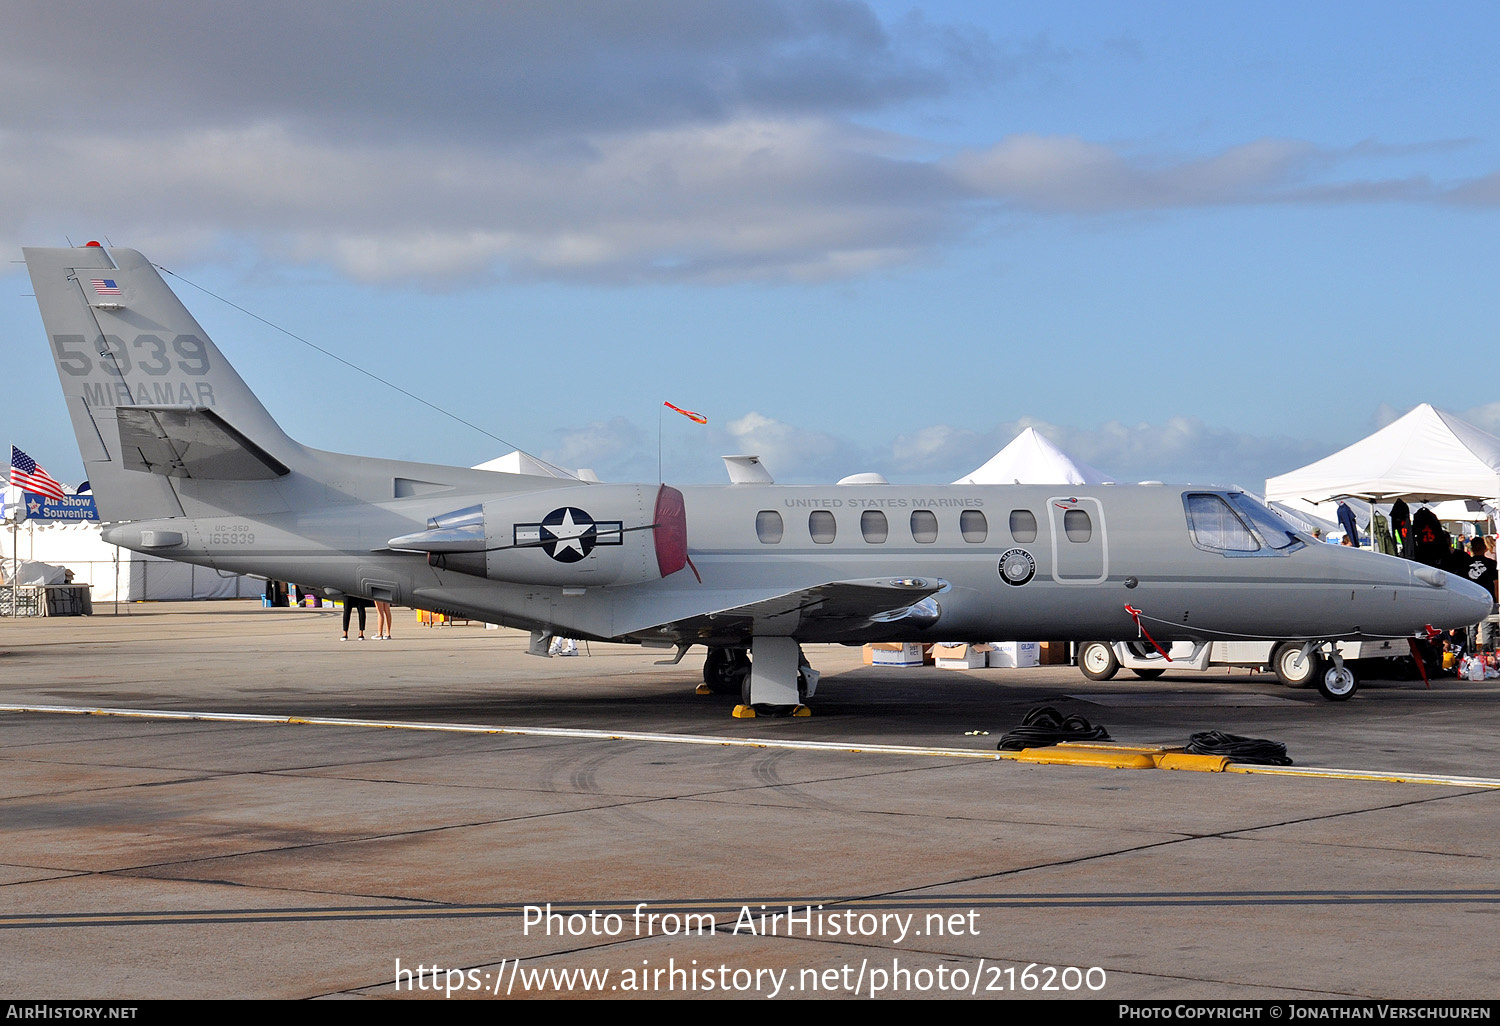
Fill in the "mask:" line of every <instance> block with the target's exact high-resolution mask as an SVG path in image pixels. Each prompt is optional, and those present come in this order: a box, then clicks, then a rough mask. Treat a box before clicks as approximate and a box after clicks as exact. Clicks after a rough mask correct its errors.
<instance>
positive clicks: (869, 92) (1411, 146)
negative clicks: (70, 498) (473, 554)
mask: <svg viewBox="0 0 1500 1026" xmlns="http://www.w3.org/2000/svg"><path fill="white" fill-rule="evenodd" d="M356 13H358V14H359V15H360V16H358V17H356V16H355V15H356ZM1497 38H1500V8H1496V7H1495V6H1494V5H1493V4H1489V3H1449V4H1441V3H1440V4H1433V5H1428V6H1425V7H1422V8H1413V7H1411V6H1409V5H1403V4H1380V3H1359V4H1355V3H1299V4H1278V3H1263V4H1258V5H1254V6H1251V5H1245V6H1243V7H1232V6H1231V5H1202V4H1170V3H1163V4H1150V5H1128V4H1118V3H1097V4H1090V3H1055V4H1047V5H1035V4H1024V5H1023V4H1014V5H1012V4H1000V3H987V4H971V3H959V2H947V3H926V4H920V5H915V6H914V5H911V4H909V3H885V2H871V3H859V2H844V0H824V2H817V3H800V4H791V3H780V2H773V0H724V2H722V3H702V2H700V0H681V2H667V0H656V2H653V3H640V4H637V3H624V2H621V3H612V4H604V3H596V2H591V0H590V2H585V0H577V2H571V0H554V2H550V3H512V4H504V5H490V4H473V5H456V6H453V7H451V8H448V9H447V10H446V11H445V12H444V13H443V14H442V15H433V14H428V13H423V12H422V11H420V10H419V9H418V8H417V6H416V5H411V4H398V3H393V4H389V5H384V4H342V3H338V4H335V3H323V4H315V5H308V4H293V3H281V2H270V3H266V4H263V5H253V6H244V9H243V10H241V9H236V8H229V7H224V8H220V7H216V6H213V5H201V4H174V3H163V4H156V5H152V6H151V7H150V8H149V9H141V8H124V9H122V8H121V7H120V6H119V5H113V4H102V3H98V4H92V3H83V4H79V5H73V6H71V7H70V8H69V10H68V11H67V12H66V13H60V12H59V10H58V8H57V7H56V5H53V4H47V3H31V2H20V3H14V4H10V5H7V8H6V11H5V13H4V14H3V15H0V95H3V96H5V97H6V100H5V102H4V104H3V105H0V248H3V249H4V251H5V252H6V253H7V254H8V256H9V258H10V259H18V258H19V255H20V254H19V247H20V246H22V245H51V244H59V245H60V244H65V238H68V237H70V238H71V239H72V240H73V241H74V242H75V243H77V242H82V241H86V240H88V239H95V238H107V239H108V240H110V241H112V242H113V243H115V244H117V245H125V246H131V247H133V248H137V249H140V250H142V251H143V252H145V253H146V255H147V256H148V257H150V258H151V259H153V260H155V261H156V262H158V263H160V264H162V265H164V266H166V267H168V268H170V269H171V270H173V271H174V272H176V273H178V274H179V275H181V276H183V277H184V278H186V279H188V280H190V281H193V282H196V283H198V284H199V285H201V286H203V287H204V288H206V289H208V290H210V291H212V292H214V293H217V294H219V295H222V296H225V297H227V298H230V299H232V300H233V301H234V302H235V303H238V304H239V305H241V306H244V307H246V308H248V309H250V310H253V311H254V312H255V313H257V314H258V315H260V316H262V317H264V318H266V319H267V320H269V321H272V322H274V323H275V324H278V325H281V326H283V327H285V328H286V329H288V330H289V331H292V332H295V333H296V334H299V335H302V336H305V337H307V338H309V339H311V340H313V341H315V342H316V343H317V344H318V345H320V346H323V347H325V348H327V349H330V350H333V351H335V352H337V353H339V354H340V355H341V356H343V357H344V358H346V359H349V360H350V361H352V362H355V363H358V364H360V365H362V366H365V367H367V368H368V369H369V370H371V371H372V372H374V373H376V374H379V375H382V376H385V377H389V378H391V379H393V380H397V381H399V382H400V383H401V385H402V386H403V387H405V388H407V389H409V390H411V391H412V392H414V393H416V394H418V395H421V396H422V397H423V398H425V399H428V400H430V401H431V402H434V403H436V404H438V405H441V406H444V407H446V408H448V409H451V410H452V411H453V412H454V413H456V414H458V415H459V416H461V417H463V418H464V419H466V420H469V421H473V422H475V423H477V424H480V425H482V426H483V427H484V428H486V429H487V430H488V431H490V432H492V433H493V434H494V435H496V436H499V437H500V438H502V439H504V440H505V441H506V442H507V443H509V445H511V446H520V447H522V448H525V449H527V450H529V451H532V452H535V453H537V454H538V455H541V456H543V457H545V458H547V459H551V460H553V461H554V462H560V463H562V464H564V465H566V466H570V467H578V466H589V467H593V468H594V469H596V470H597V471H598V472H599V473H600V475H601V476H603V477H604V478H605V479H607V480H625V479H632V478H644V479H649V478H651V477H653V476H654V475H655V473H656V471H657V441H658V438H657V436H658V428H659V425H660V431H661V436H662V451H663V454H664V456H663V459H664V464H665V466H664V471H665V476H666V477H667V479H668V480H674V481H678V482H697V481H709V482H712V481H719V480H723V471H722V469H721V467H720V465H719V463H718V459H717V457H718V456H719V455H720V454H722V453H729V452H755V453H759V454H760V455H762V456H763V457H764V459H765V461H766V463H767V465H768V466H769V468H770V469H771V471H772V472H773V473H774V474H775V475H776V476H777V478H778V480H783V481H831V480H835V479H837V478H838V477H841V476H844V475H845V474H850V473H856V472H862V471H879V472H881V473H884V474H886V475H887V476H888V477H890V478H891V479H892V480H897V481H948V480H952V479H954V478H956V477H958V476H960V475H961V474H963V473H966V472H967V471H969V470H971V469H973V467H975V466H977V465H978V464H979V463H981V462H983V461H984V460H985V459H986V458H988V456H989V455H991V454H992V453H993V452H994V451H995V450H996V449H998V448H999V447H1000V446H1002V445H1004V444H1005V443H1006V442H1007V441H1009V440H1010V438H1011V437H1012V436H1013V435H1014V434H1015V433H1016V432H1017V431H1018V430H1020V428H1021V427H1024V426H1027V425H1035V426H1038V427H1039V428H1040V429H1041V430H1042V431H1043V433H1045V434H1047V435H1048V436H1049V437H1051V438H1052V439H1053V440H1054V441H1055V442H1057V443H1058V444H1059V445H1061V446H1062V447H1063V448H1064V449H1066V450H1068V451H1070V452H1072V453H1074V454H1075V455H1077V456H1078V457H1079V458H1081V459H1083V460H1085V461H1087V462H1089V463H1092V464H1094V465H1096V466H1098V467H1101V468H1103V469H1105V470H1107V471H1110V472H1112V473H1114V474H1116V475H1118V476H1120V477H1121V478H1122V479H1126V480H1130V479H1166V480H1191V481H1217V482H1238V483H1241V484H1245V485H1249V486H1259V485H1260V484H1261V483H1262V481H1263V479H1264V478H1265V477H1266V476H1268V475H1272V474H1278V473H1283V472H1285V471H1288V470H1291V469H1293V468H1295V467H1297V466H1300V465H1302V464H1304V463H1307V462H1310V461H1312V460H1314V459H1317V458H1319V457H1321V456H1324V455H1326V454H1328V453H1329V452H1332V451H1334V450H1336V449H1338V448H1340V447H1342V446H1344V445H1347V444H1349V443H1350V442H1353V441H1355V440H1356V439H1358V438H1360V437H1362V436H1363V435H1365V434H1368V433H1369V432H1370V431H1372V430H1374V429H1375V428H1377V427H1379V426H1381V425H1382V424H1384V423H1386V422H1388V421H1389V420H1390V419H1393V418H1394V417H1395V416H1397V415H1399V414H1400V413H1403V412H1405V411H1406V410H1407V409H1409V408H1410V407H1412V406H1414V405H1416V404H1417V403H1420V402H1431V403H1433V404H1434V405H1437V406H1438V407H1440V408H1443V409H1447V410H1451V411H1454V412H1456V413H1458V414H1459V415H1461V416H1465V417H1467V418H1468V419H1470V420H1472V421H1474V422H1475V423H1478V424H1479V425H1480V426H1482V427H1485V428H1486V429H1488V430H1490V431H1492V432H1497V433H1500V401H1497V399H1500V397H1497V395H1496V388H1495V383H1496V381H1497V380H1500V363H1497V357H1500V345H1497V338H1496V333H1497V325H1500V316H1497V315H1500V298H1497V297H1500V290H1497V289H1496V287H1495V276H1496V269H1497V267H1500V259H1497V257H1500V241H1497V238H1500V232H1497V229H1500V139H1497V124H1500V122H1497V119H1496V117H1495V115H1494V110H1493V98H1494V97H1495V96H1497V95H1500V81H1497V79H1500V70H1497V64H1496V62H1495V61H1494V60H1493V50H1494V44H1495V41H1496V39H1497ZM163 39H171V40H172V46H171V47H169V48H166V49H165V50H164V49H163V47H162V45H161V41H162V40H163ZM178 287H179V288H180V289H181V290H182V291H183V294H184V299H185V300H186V301H187V303H188V305H189V307H190V308H191V309H193V311H194V312H195V314H197V316H198V318H199V320H200V321H201V322H202V323H203V325H204V326H205V328H206V329H207V330H208V331H209V333H210V334H211V335H212V336H213V337H214V339H215V340H216V341H217V342H218V344H219V346H220V347H221V348H222V349H223V350H224V351H225V352H226V354H227V355H228V356H229V358H230V359H231V360H232V361H234V362H235V364H236V366H237V367H238V369H239V370H240V372H241V373H242V375H244V377H245V378H246V379H247V380H248V381H249V382H250V383H251V385H252V387H254V388H255V389H256V390H257V391H258V392H259V393H260V394H261V397H262V399H263V400H264V401H265V403H266V405H267V406H268V407H269V408H270V409H271V411H272V412H273V413H274V414H275V415H276V416H277V417H278V418H279V419H280V420H281V421H282V423H283V424H284V426H285V427H286V428H287V429H288V431H289V432H290V433H291V434H292V435H293V436H294V437H297V438H298V439H300V440H302V441H304V442H306V443H308V444H311V445H316V446H318V447H321V448H328V449H336V450H342V451H349V452H358V453H366V454H378V455H387V456H397V457H401V458H410V459H421V460H427V461H431V462H438V463H454V464H473V463H477V462H479V461H481V460H484V459H487V458H490V457H492V456H494V455H498V454H500V453H501V452H504V451H506V449H507V448H508V447H509V446H508V445H505V444H502V443H501V442H499V441H497V440H495V439H494V438H490V437H486V436H485V435H483V434H480V433H478V432H475V431H473V430H471V429H470V428H467V427H464V426H462V425H459V424H456V423H454V422H451V421H447V420H445V419H443V418H440V417H438V416H436V415H434V414H431V413H429V412H428V411H427V410H425V409H424V408H423V407H421V406H419V405H416V404H413V403H412V402H411V401H410V400H408V399H406V398H404V397H402V396H400V395H399V394H397V393H394V392H392V391H390V390H389V389H386V388H384V387H383V386H381V385H378V384H376V383H375V382H372V381H370V380H368V379H366V378H362V377H360V376H358V375H355V374H353V373H352V372H349V371H347V370H346V369H344V368H342V367H340V366H339V365H337V364H336V363H333V362H331V361H329V360H328V359H327V358H326V357H323V356H321V355H319V354H317V353H315V352H313V351H311V350H309V349H307V348H305V347H303V346H302V345H301V344H300V343H298V342H296V341H293V340H291V339H289V338H287V337H286V336H285V335H281V334H279V333H277V332H276V331H274V330H272V329H270V328H268V327H266V326H265V325H263V324H260V323H257V322H256V321H254V320H251V319H248V318H246V317H245V316H243V315H242V314H240V313H238V312H236V311H234V310H233V309H231V308H229V307H227V306H224V305H223V304H221V303H219V302H217V301H215V300H213V299H210V298H208V297H207V296H203V295H201V294H196V293H195V292H194V290H193V289H191V288H186V287H183V286H181V285H180V284H179V285H178ZM29 292H30V286H29V282H28V281H27V279H26V277H25V275H24V272H23V271H22V270H21V268H20V267H19V265H16V264H13V263H7V264H4V265H0V297H3V301H0V331H3V332H4V338H5V339H6V352H7V359H6V372H5V381H6V387H5V388H4V390H3V394H4V399H3V404H4V405H3V407H0V408H3V410H4V416H3V420H4V427H5V430H6V433H7V435H8V436H9V438H10V439H11V440H13V441H15V442H16V443H17V444H20V445H21V446H22V447H23V448H26V449H27V450H28V451H29V452H31V453H32V455H34V456H35V457H36V458H37V459H38V460H39V461H40V462H41V463H42V464H43V465H44V466H45V467H47V468H48V470H49V471H51V472H52V473H53V474H54V476H57V477H59V478H62V479H63V480H65V481H70V482H76V480H77V479H78V478H79V477H81V476H82V468H81V464H80V462H79V459H78V455H77V451H76V449H75V447H74V444H73V441H72V439H71V436H70V433H69V431H68V428H67V423H66V417H65V416H64V410H63V406H62V402H61V397H60V394H59V391H58V388H57V384H56V378H55V372H54V371H53V369H52V366H51V364H50V361H49V360H48V358H47V356H46V349H45V343H44V341H43V339H42V333H41V327H40V320H39V318H38V317H37V314H36V311H35V307H34V304H33V302H32V300H31V299H30V298H29V295H28V293H29ZM662 400H670V401H672V402H674V403H677V404H678V405H681V406H685V407H688V408H690V409H694V410H697V411H699V412H702V413H704V414H706V415H707V416H708V417H709V418H710V423H709V426H708V427H707V428H699V427H696V426H695V425H693V424H691V423H689V422H688V421H686V420H684V419H682V418H679V417H677V416H676V415H675V414H670V413H669V414H668V415H667V417H668V419H665V420H664V419H662V418H661V417H660V415H659V411H660V409H661V406H660V404H661V402H662Z"/></svg>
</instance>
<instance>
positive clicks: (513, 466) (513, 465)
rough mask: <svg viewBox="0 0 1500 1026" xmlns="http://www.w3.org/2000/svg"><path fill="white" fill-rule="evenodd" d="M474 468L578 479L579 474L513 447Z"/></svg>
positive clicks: (502, 472)
mask: <svg viewBox="0 0 1500 1026" xmlns="http://www.w3.org/2000/svg"><path fill="white" fill-rule="evenodd" d="M473 469H474V470H493V471H496V472H497V473H501V474H529V475H531V476H532V477H562V478H572V479H573V480H575V481H576V480H579V475H577V474H575V473H573V472H572V471H568V470H564V469H563V468H562V467H554V466H553V465H552V464H550V463H548V462H547V461H546V460H539V459H537V458H536V457H535V456H533V455H531V454H530V453H525V452H522V451H521V450H520V449H515V450H513V451H511V452H508V453H506V454H505V455H504V456H496V457H495V458H494V459H492V460H486V461H485V462H483V463H480V464H478V465H476V466H475V467H473Z"/></svg>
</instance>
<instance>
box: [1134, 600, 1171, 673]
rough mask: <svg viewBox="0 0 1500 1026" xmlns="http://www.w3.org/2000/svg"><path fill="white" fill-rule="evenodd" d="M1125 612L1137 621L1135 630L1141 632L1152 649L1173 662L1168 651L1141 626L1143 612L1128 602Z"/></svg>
mask: <svg viewBox="0 0 1500 1026" xmlns="http://www.w3.org/2000/svg"><path fill="white" fill-rule="evenodd" d="M1125 612H1127V613H1129V614H1130V617H1131V619H1133V620H1134V621H1135V629H1136V630H1138V631H1140V632H1141V634H1142V636H1144V637H1145V639H1146V640H1147V641H1149V642H1151V647H1152V648H1154V649H1156V650H1157V651H1158V652H1160V653H1161V657H1162V658H1163V659H1165V660H1166V661H1167V662H1169V663H1170V662H1171V661H1172V657H1171V656H1169V655H1167V650H1166V649H1164V648H1162V647H1161V646H1160V645H1158V644H1157V643H1156V639H1155V638H1153V637H1152V636H1151V635H1150V634H1149V633H1148V632H1147V631H1146V628H1144V627H1142V626H1141V611H1140V610H1139V609H1137V608H1135V607H1134V606H1132V605H1131V604H1130V603H1128V602H1127V603H1126V604H1125Z"/></svg>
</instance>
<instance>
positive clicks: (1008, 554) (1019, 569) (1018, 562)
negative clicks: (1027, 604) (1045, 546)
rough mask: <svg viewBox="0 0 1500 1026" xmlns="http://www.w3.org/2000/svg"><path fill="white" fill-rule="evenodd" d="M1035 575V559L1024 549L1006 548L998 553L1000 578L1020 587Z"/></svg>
mask: <svg viewBox="0 0 1500 1026" xmlns="http://www.w3.org/2000/svg"><path fill="white" fill-rule="evenodd" d="M1035 576H1036V560H1035V559H1033V558H1032V557H1031V553H1029V552H1027V551H1026V550H1025V549H1007V550H1005V551H1004V552H1002V553H1001V554H1000V579H1001V580H1002V581H1004V582H1005V583H1006V584H1013V585H1015V586H1016V587H1020V586H1021V585H1023V584H1025V583H1026V582H1027V581H1029V580H1031V579H1032V578H1033V577H1035Z"/></svg>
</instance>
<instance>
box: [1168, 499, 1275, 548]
mask: <svg viewBox="0 0 1500 1026" xmlns="http://www.w3.org/2000/svg"><path fill="white" fill-rule="evenodd" d="M1182 502H1183V505H1184V506H1186V507H1187V521H1188V530H1189V531H1190V532H1191V533H1192V536H1193V544H1194V545H1196V546H1198V547H1199V548H1200V549H1208V550H1209V551H1210V552H1226V553H1237V554H1241V555H1243V554H1245V553H1250V552H1256V551H1258V550H1259V549H1260V542H1258V541H1256V540H1255V535H1254V534H1253V533H1252V532H1251V530H1250V528H1249V527H1248V526H1246V524H1245V522H1244V521H1243V520H1241V519H1240V518H1239V516H1238V515H1237V514H1236V513H1235V512H1234V510H1232V509H1230V507H1229V503H1227V502H1225V501H1224V499H1223V497H1222V496H1219V495H1211V494H1202V493H1190V494H1188V495H1184V496H1183V497H1182Z"/></svg>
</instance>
